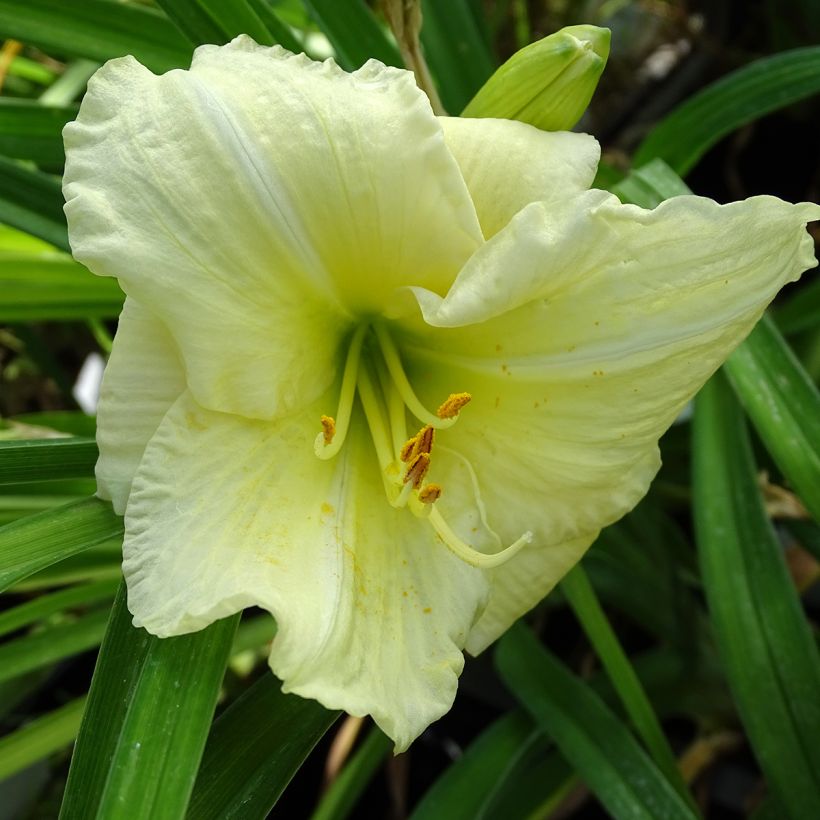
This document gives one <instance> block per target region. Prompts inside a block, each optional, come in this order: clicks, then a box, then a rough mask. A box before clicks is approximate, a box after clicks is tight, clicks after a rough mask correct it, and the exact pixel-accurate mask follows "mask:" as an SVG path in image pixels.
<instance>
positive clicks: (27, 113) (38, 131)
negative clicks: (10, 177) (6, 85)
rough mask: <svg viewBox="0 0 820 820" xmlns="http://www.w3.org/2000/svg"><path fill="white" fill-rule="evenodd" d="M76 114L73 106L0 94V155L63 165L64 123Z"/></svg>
mask: <svg viewBox="0 0 820 820" xmlns="http://www.w3.org/2000/svg"><path fill="white" fill-rule="evenodd" d="M76 116H77V109H76V107H74V106H65V107H54V106H49V105H43V104H42V103H40V102H38V101H36V100H24V99H14V98H12V97H0V154H4V155H5V156H7V157H14V158H15V159H27V160H31V161H32V162H39V163H51V164H54V165H61V164H62V163H63V161H64V159H65V154H64V152H63V138H62V130H63V126H64V125H65V124H66V123H67V122H69V121H70V120H73V119H74V118H75V117H76Z"/></svg>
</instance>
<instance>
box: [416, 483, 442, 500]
mask: <svg viewBox="0 0 820 820" xmlns="http://www.w3.org/2000/svg"><path fill="white" fill-rule="evenodd" d="M441 492H442V490H441V486H440V485H439V484H426V485H425V486H424V487H422V488H421V490H420V491H419V501H421V503H422V504H433V503H434V502H436V501H438V500H439V498H441Z"/></svg>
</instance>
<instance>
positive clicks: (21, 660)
mask: <svg viewBox="0 0 820 820" xmlns="http://www.w3.org/2000/svg"><path fill="white" fill-rule="evenodd" d="M107 621H108V610H107V609H101V610H96V611H94V612H89V613H88V614H87V615H83V616H81V617H80V618H78V619H77V620H76V621H67V622H65V623H61V624H58V625H57V626H50V627H48V628H46V629H43V630H41V631H40V632H32V633H31V634H30V635H24V636H23V637H22V638H16V639H15V640H13V641H7V642H6V643H3V644H0V682H3V681H7V680H11V679H12V678H16V677H17V676H18V675H25V674H26V673H27V672H33V671H34V670H35V669H40V668H41V667H43V666H48V665H49V664H52V663H55V662H56V661H61V660H63V659H64V658H70V657H71V656H72V655H79V654H80V652H85V651H86V650H88V649H93V648H94V647H95V646H99V645H100V641H102V637H103V634H104V633H105V625H106V623H107Z"/></svg>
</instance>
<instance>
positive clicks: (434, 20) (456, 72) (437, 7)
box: [421, 0, 495, 114]
mask: <svg viewBox="0 0 820 820" xmlns="http://www.w3.org/2000/svg"><path fill="white" fill-rule="evenodd" d="M422 12H423V15H424V19H423V22H422V28H421V42H422V45H423V46H424V54H425V57H426V59H427V63H428V65H429V66H430V71H431V72H432V74H433V76H434V77H435V79H436V82H437V84H438V88H439V94H440V95H441V101H442V103H443V104H444V107H445V108H446V109H447V111H449V112H450V113H452V114H458V113H459V112H460V111H461V110H462V109H463V108H464V107H465V106H466V105H467V103H468V102H470V100H471V99H472V98H473V97H474V96H475V93H476V92H477V91H478V89H479V88H481V86H482V85H484V83H485V82H486V81H487V80H488V79H489V77H490V75H491V74H492V73H493V71H494V70H495V59H494V58H493V56H492V54H491V53H490V50H489V49H488V47H487V42H486V40H485V39H484V37H483V36H482V34H481V30H480V29H479V27H478V26H477V25H476V22H475V17H474V16H473V14H472V11H471V10H470V6H469V3H468V2H467V0H423V2H422Z"/></svg>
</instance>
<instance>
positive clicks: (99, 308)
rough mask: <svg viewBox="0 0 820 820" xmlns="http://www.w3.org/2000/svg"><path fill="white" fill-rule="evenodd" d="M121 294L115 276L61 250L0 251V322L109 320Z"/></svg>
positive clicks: (116, 312)
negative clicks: (99, 272) (99, 273)
mask: <svg viewBox="0 0 820 820" xmlns="http://www.w3.org/2000/svg"><path fill="white" fill-rule="evenodd" d="M123 298H124V297H123V294H122V291H121V290H120V288H119V286H118V285H117V281H116V280H115V279H112V278H110V277H107V276H94V275H93V274H91V273H89V271H88V270H87V269H86V268H84V267H83V266H82V265H80V264H79V263H78V262H75V261H74V260H73V259H72V258H71V257H70V256H67V255H65V254H62V253H19V252H18V253H2V252H0V322H37V321H51V320H58V319H90V318H97V319H113V318H116V317H117V316H119V313H120V311H121V310H122V303H123Z"/></svg>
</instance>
